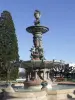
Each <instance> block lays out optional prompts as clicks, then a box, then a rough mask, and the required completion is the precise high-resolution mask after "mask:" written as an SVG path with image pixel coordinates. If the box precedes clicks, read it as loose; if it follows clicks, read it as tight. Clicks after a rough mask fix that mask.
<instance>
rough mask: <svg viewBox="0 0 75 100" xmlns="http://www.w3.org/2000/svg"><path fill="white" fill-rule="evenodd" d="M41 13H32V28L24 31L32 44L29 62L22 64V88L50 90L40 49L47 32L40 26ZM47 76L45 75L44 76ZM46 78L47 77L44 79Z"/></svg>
mask: <svg viewBox="0 0 75 100" xmlns="http://www.w3.org/2000/svg"><path fill="white" fill-rule="evenodd" d="M40 16H41V13H40V11H38V10H35V12H34V17H35V21H34V26H30V27H27V28H26V30H27V32H29V33H32V35H33V44H34V46H33V47H32V48H31V50H30V52H31V60H30V61H25V62H23V64H24V66H25V69H26V81H25V82H24V88H32V89H33V88H36V89H40V90H41V89H43V88H46V86H47V85H48V86H47V88H52V86H51V82H50V84H49V81H50V79H49V75H48V74H49V70H48V68H47V65H48V64H47V61H46V60H45V57H44V52H43V51H44V50H43V47H42V35H43V34H44V33H46V32H47V31H49V28H47V27H45V26H41V25H40ZM46 74H47V75H46ZM46 76H47V77H46Z"/></svg>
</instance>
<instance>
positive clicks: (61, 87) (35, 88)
mask: <svg viewBox="0 0 75 100" xmlns="http://www.w3.org/2000/svg"><path fill="white" fill-rule="evenodd" d="M41 87H42V86H40V85H38V86H31V87H29V88H25V89H24V86H14V87H13V88H14V90H15V91H17V92H25V91H41ZM47 88H48V90H64V89H73V88H75V85H73V84H69V85H68V84H67V85H65V84H63V85H61V84H60V85H53V86H51V85H47Z"/></svg>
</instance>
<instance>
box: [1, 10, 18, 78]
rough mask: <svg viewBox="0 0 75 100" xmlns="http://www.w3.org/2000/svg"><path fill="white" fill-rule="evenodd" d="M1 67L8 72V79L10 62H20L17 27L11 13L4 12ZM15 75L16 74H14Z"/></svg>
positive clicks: (2, 15)
mask: <svg viewBox="0 0 75 100" xmlns="http://www.w3.org/2000/svg"><path fill="white" fill-rule="evenodd" d="M0 59H1V62H2V63H3V64H2V65H0V67H3V70H6V74H7V77H8V74H9V70H10V62H11V61H16V60H19V55H18V43H17V37H16V34H15V27H14V23H13V20H12V16H11V14H10V12H8V11H3V12H2V13H1V17H0ZM13 74H14V73H13Z"/></svg>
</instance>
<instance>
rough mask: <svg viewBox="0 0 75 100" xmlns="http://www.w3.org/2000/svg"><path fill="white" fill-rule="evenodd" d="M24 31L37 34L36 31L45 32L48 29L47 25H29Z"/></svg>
mask: <svg viewBox="0 0 75 100" xmlns="http://www.w3.org/2000/svg"><path fill="white" fill-rule="evenodd" d="M26 31H27V32H29V33H32V34H38V33H41V34H43V33H46V32H48V31H49V28H48V27H45V26H30V27H27V28H26Z"/></svg>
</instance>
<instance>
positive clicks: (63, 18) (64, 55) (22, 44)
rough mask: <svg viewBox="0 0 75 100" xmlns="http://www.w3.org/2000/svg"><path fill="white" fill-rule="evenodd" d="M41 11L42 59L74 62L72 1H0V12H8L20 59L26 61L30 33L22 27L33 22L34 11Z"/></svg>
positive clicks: (30, 40)
mask: <svg viewBox="0 0 75 100" xmlns="http://www.w3.org/2000/svg"><path fill="white" fill-rule="evenodd" d="M36 9H38V10H40V12H41V19H40V20H41V25H43V26H47V27H48V28H49V31H48V32H47V33H46V34H44V35H43V38H42V40H43V47H44V56H45V58H46V59H47V60H52V59H57V60H64V61H66V62H69V63H71V62H73V63H74V62H75V0H0V13H2V12H3V11H4V10H7V11H9V12H10V13H11V15H12V18H13V21H14V25H15V29H16V35H17V39H18V47H19V55H20V59H21V60H29V59H30V51H29V50H30V48H31V47H32V46H33V41H32V40H33V39H32V37H33V36H32V34H30V33H28V32H26V28H27V27H29V26H31V25H33V24H34V23H33V22H34V20H35V19H34V11H35V10H36Z"/></svg>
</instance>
